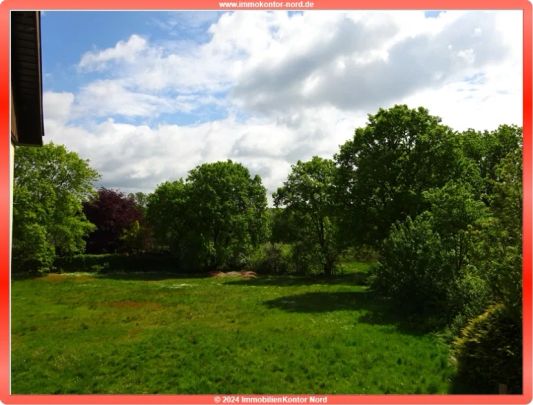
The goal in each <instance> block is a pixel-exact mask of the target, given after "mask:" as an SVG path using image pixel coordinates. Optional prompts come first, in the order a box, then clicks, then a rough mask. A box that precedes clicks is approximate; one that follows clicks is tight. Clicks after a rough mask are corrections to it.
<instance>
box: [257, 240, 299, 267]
mask: <svg viewBox="0 0 533 405" xmlns="http://www.w3.org/2000/svg"><path fill="white" fill-rule="evenodd" d="M250 267H251V268H252V269H253V270H254V271H256V272H258V273H261V274H287V273H290V272H291V271H292V270H293V266H292V249H291V246H290V245H288V244H283V243H271V242H267V243H264V244H261V245H260V246H258V247H257V248H256V249H255V251H254V252H253V254H252V255H251V258H250Z"/></svg>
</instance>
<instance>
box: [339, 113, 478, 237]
mask: <svg viewBox="0 0 533 405" xmlns="http://www.w3.org/2000/svg"><path fill="white" fill-rule="evenodd" d="M461 154H462V152H461V148H460V145H459V142H458V141H457V140H456V139H455V136H454V133H453V131H452V130H451V129H450V128H449V127H447V126H445V125H442V124H441V120H440V118H438V117H436V116H432V115H430V114H429V112H428V111H427V110H426V109H425V108H422V107H420V108H417V109H410V108H408V107H407V106H405V105H396V106H394V107H392V108H390V109H387V110H385V109H380V110H379V111H378V112H377V113H376V114H375V115H369V118H368V124H367V125H366V126H365V127H362V128H357V129H356V131H355V135H354V137H353V139H351V140H349V141H348V142H346V143H345V144H344V145H342V146H341V149H340V152H339V153H338V154H337V155H336V156H335V159H336V162H337V164H338V167H339V171H338V173H339V175H338V178H337V193H338V194H337V200H338V202H339V206H340V208H341V210H340V212H341V214H342V215H341V218H342V219H343V229H344V230H345V231H346V232H345V238H346V239H347V240H349V241H351V242H352V241H355V242H357V243H368V244H371V245H374V246H376V245H379V243H380V242H381V241H382V240H383V239H384V238H385V237H386V236H387V234H388V232H389V229H390V227H391V225H392V224H394V223H395V222H396V221H398V220H400V221H401V220H404V219H405V218H406V217H407V216H410V217H411V218H414V217H415V216H416V215H418V214H419V213H421V212H422V211H424V209H426V208H427V202H426V201H425V200H424V197H423V192H424V191H425V190H427V189H429V188H434V187H441V186H443V185H444V184H445V183H446V182H447V181H449V180H451V179H455V178H458V177H460V176H462V175H463V174H462V173H463V172H468V171H469V170H471V171H472V173H473V174H472V175H475V172H476V170H475V167H468V166H469V164H468V163H469V162H467V161H465V160H464V159H461ZM470 166H473V165H470Z"/></svg>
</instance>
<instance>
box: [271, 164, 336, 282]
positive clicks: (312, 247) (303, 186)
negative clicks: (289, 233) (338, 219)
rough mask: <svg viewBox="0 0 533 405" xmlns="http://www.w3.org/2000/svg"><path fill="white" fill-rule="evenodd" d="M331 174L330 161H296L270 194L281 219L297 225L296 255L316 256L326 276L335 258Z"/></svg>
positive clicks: (333, 169) (333, 166) (331, 272)
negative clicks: (283, 179)
mask: <svg viewBox="0 0 533 405" xmlns="http://www.w3.org/2000/svg"><path fill="white" fill-rule="evenodd" d="M335 170H336V169H335V164H334V162H333V161H331V160H328V159H322V158H320V157H317V156H315V157H313V158H312V159H311V160H310V161H308V162H301V161H298V162H297V163H296V164H295V165H293V166H292V170H291V173H290V174H289V177H288V178H287V181H285V183H284V184H283V187H280V188H279V189H278V190H277V192H276V193H275V194H274V201H275V204H276V206H278V207H279V206H283V207H285V211H284V216H285V217H289V218H291V220H295V222H296V223H297V224H298V228H297V234H296V235H295V240H296V242H297V243H298V245H299V246H298V247H299V248H300V249H299V250H300V252H301V253H304V254H307V255H310V256H311V257H312V255H313V254H315V253H316V254H317V255H318V256H317V260H318V262H319V263H320V267H321V268H322V271H323V272H324V274H326V275H332V274H333V272H334V270H335V262H336V260H337V256H338V248H337V227H336V224H335V220H334V217H333V208H334V201H333V198H334V196H333V193H332V186H333V182H334V179H335Z"/></svg>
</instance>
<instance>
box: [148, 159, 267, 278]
mask: <svg viewBox="0 0 533 405" xmlns="http://www.w3.org/2000/svg"><path fill="white" fill-rule="evenodd" d="M266 204H267V202H266V190H265V188H264V187H263V185H262V184H261V178H260V177H259V176H255V177H251V176H250V173H249V171H248V169H246V168H245V167H244V166H242V165H241V164H239V163H234V162H232V161H231V160H228V161H226V162H215V163H205V164H202V165H200V166H198V167H196V168H195V169H193V170H191V171H190V172H189V175H188V177H187V179H186V180H185V181H182V180H179V181H175V182H167V183H164V184H162V185H160V186H159V187H158V188H157V190H156V191H155V192H154V194H153V195H152V196H150V199H149V203H148V217H149V219H150V222H151V224H152V226H153V228H154V231H155V236H156V238H157V239H158V240H159V241H160V242H161V243H163V244H165V245H166V246H167V247H168V248H169V249H170V250H171V251H172V252H173V253H174V254H175V255H176V256H179V257H180V258H181V260H182V261H183V262H184V263H185V264H186V265H187V266H194V267H199V268H208V269H216V268H224V267H231V266H241V265H243V264H244V262H245V261H246V259H247V257H248V255H249V253H250V252H251V250H252V249H253V247H255V246H257V245H258V244H259V243H260V242H261V241H263V240H264V239H265V235H266V231H267V229H266V213H265V210H266Z"/></svg>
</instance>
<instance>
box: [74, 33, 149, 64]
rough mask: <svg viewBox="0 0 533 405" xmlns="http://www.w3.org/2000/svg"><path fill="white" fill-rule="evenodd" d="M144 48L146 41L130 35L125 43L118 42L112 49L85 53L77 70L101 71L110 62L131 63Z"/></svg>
mask: <svg viewBox="0 0 533 405" xmlns="http://www.w3.org/2000/svg"><path fill="white" fill-rule="evenodd" d="M145 48H146V40H145V39H144V38H142V37H140V36H138V35H132V36H131V37H130V38H129V39H128V40H127V41H126V42H124V41H119V42H118V43H117V44H116V45H115V46H114V47H113V48H108V49H105V50H103V51H91V52H87V53H85V54H84V55H83V56H82V58H81V60H80V63H79V68H80V69H82V70H103V69H105V68H106V67H108V64H109V62H112V61H125V62H132V61H134V60H135V57H136V56H137V55H138V54H139V53H140V52H141V51H143V50H144V49H145Z"/></svg>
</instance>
